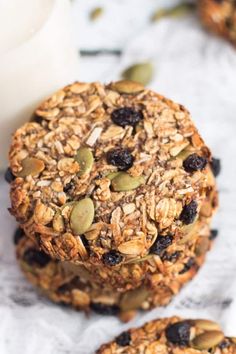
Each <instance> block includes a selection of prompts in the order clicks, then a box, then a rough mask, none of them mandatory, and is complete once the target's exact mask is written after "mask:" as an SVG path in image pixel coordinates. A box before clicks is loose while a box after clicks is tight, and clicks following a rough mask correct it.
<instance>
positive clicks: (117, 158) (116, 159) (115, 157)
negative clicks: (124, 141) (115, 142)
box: [106, 148, 134, 171]
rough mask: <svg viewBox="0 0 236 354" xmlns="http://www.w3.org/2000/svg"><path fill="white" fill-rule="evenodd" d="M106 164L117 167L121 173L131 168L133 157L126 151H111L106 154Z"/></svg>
mask: <svg viewBox="0 0 236 354" xmlns="http://www.w3.org/2000/svg"><path fill="white" fill-rule="evenodd" d="M106 157H107V162H108V163H109V164H111V165H113V166H116V167H118V169H119V170H121V171H126V170H128V169H129V168H130V167H132V166H133V162H134V157H133V155H131V153H130V151H129V150H128V149H121V148H118V149H112V150H110V151H108V153H107V156H106Z"/></svg>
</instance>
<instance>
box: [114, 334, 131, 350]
mask: <svg viewBox="0 0 236 354" xmlns="http://www.w3.org/2000/svg"><path fill="white" fill-rule="evenodd" d="M130 342H131V336H130V332H129V331H127V332H123V333H121V334H120V335H119V336H118V337H116V344H118V345H119V346H120V347H126V346H127V345H129V344H130Z"/></svg>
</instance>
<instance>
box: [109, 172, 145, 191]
mask: <svg viewBox="0 0 236 354" xmlns="http://www.w3.org/2000/svg"><path fill="white" fill-rule="evenodd" d="M144 181H145V180H144V178H143V177H142V176H139V177H132V176H130V175H129V174H128V173H126V172H121V173H120V174H118V176H116V177H115V178H113V179H112V181H111V184H112V188H113V190H114V191H115V192H126V191H131V190H133V189H136V188H138V187H139V186H140V185H141V184H143V183H144Z"/></svg>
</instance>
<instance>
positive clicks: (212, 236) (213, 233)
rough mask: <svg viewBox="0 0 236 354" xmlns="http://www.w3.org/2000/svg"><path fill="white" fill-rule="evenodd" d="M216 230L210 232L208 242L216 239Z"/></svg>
mask: <svg viewBox="0 0 236 354" xmlns="http://www.w3.org/2000/svg"><path fill="white" fill-rule="evenodd" d="M218 233H219V232H218V230H216V229H213V230H211V234H210V237H209V239H210V240H215V239H216V238H217V236H218Z"/></svg>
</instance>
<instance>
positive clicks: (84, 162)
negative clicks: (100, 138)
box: [75, 147, 94, 176]
mask: <svg viewBox="0 0 236 354" xmlns="http://www.w3.org/2000/svg"><path fill="white" fill-rule="evenodd" d="M75 160H76V161H77V162H78V164H79V166H80V170H79V172H78V176H82V175H84V174H85V173H89V172H90V171H91V169H92V167H93V162H94V158H93V154H92V151H91V150H90V149H89V148H87V147H81V148H79V150H78V151H77V154H76V156H75Z"/></svg>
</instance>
